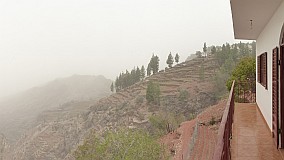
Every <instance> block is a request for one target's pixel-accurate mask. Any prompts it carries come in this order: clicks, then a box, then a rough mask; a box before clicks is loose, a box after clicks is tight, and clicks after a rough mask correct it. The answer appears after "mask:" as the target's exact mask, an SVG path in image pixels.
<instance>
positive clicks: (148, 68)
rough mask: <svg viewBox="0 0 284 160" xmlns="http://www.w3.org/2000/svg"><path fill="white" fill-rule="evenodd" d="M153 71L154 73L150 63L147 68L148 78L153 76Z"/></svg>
mask: <svg viewBox="0 0 284 160" xmlns="http://www.w3.org/2000/svg"><path fill="white" fill-rule="evenodd" d="M151 71H152V69H151V64H150V63H149V64H148V67H147V76H151Z"/></svg>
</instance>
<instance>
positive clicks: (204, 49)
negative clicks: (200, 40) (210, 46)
mask: <svg viewBox="0 0 284 160" xmlns="http://www.w3.org/2000/svg"><path fill="white" fill-rule="evenodd" d="M206 52H207V46H206V42H205V43H204V45H203V53H204V54H205V55H206Z"/></svg>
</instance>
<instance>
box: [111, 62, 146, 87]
mask: <svg viewBox="0 0 284 160" xmlns="http://www.w3.org/2000/svg"><path fill="white" fill-rule="evenodd" d="M143 68H144V66H142V67H141V70H140V69H139V67H137V68H135V67H134V68H133V69H132V70H131V72H130V73H129V71H128V70H126V71H125V73H124V72H122V73H120V74H119V76H118V77H116V80H115V89H116V91H117V92H118V91H120V90H121V89H124V88H126V87H129V86H131V85H133V84H135V83H137V82H139V81H141V80H142V79H144V77H145V69H143Z"/></svg>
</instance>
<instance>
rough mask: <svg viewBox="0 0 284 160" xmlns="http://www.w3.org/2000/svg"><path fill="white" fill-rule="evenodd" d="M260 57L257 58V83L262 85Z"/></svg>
mask: <svg viewBox="0 0 284 160" xmlns="http://www.w3.org/2000/svg"><path fill="white" fill-rule="evenodd" d="M260 66H261V64H260V56H257V82H259V83H261V69H260V68H261V67H260Z"/></svg>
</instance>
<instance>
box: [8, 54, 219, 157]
mask: <svg viewBox="0 0 284 160" xmlns="http://www.w3.org/2000/svg"><path fill="white" fill-rule="evenodd" d="M216 68H217V66H216V62H215V59H214V58H212V57H211V58H210V57H208V58H195V59H193V60H191V61H187V62H183V63H180V64H178V65H176V66H174V67H173V68H171V69H167V70H166V71H160V72H159V73H157V74H155V75H153V76H150V77H148V78H146V79H145V80H143V81H140V82H138V83H136V84H134V85H132V86H130V87H128V88H125V89H123V90H121V91H120V92H118V93H114V94H112V95H110V96H108V97H106V98H102V99H101V100H99V101H98V102H95V101H82V102H72V103H65V104H64V105H62V106H61V107H59V108H57V109H53V110H49V111H45V112H42V114H41V115H40V116H39V117H38V125H37V126H36V127H34V128H33V129H31V130H29V131H28V132H26V133H25V134H24V136H22V138H21V139H20V140H19V141H18V142H17V145H16V147H14V148H13V149H11V150H10V151H9V154H8V155H7V157H8V158H7V159H9V158H14V159H72V154H71V152H72V151H74V150H75V149H76V147H77V146H78V145H79V144H82V142H83V140H84V139H85V137H86V136H87V135H88V134H89V131H90V130H95V132H97V133H104V132H105V131H107V130H110V129H114V128H120V127H128V128H145V127H146V128H147V127H150V126H149V116H151V115H153V114H154V113H159V112H167V113H177V115H176V116H181V117H190V116H194V115H197V114H198V113H199V112H201V111H202V110H203V108H204V107H207V106H209V105H211V104H214V103H216V97H215V96H214V93H213V91H214V89H213V84H212V83H211V81H212V78H213V77H214V75H215V71H216ZM149 81H154V82H156V83H159V84H160V89H161V105H160V106H157V105H148V104H147V103H146V99H145V96H146V88H147V83H148V82H149ZM181 91H186V92H188V95H189V96H188V97H186V99H184V100H182V101H181V100H180V99H179V96H180V93H181ZM74 108H83V109H82V110H74Z"/></svg>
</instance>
